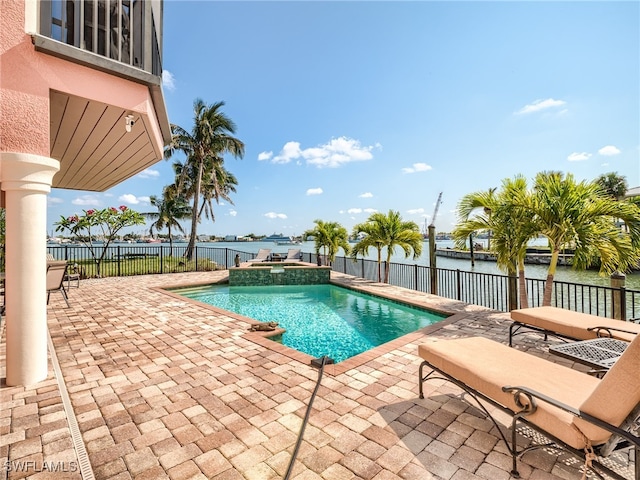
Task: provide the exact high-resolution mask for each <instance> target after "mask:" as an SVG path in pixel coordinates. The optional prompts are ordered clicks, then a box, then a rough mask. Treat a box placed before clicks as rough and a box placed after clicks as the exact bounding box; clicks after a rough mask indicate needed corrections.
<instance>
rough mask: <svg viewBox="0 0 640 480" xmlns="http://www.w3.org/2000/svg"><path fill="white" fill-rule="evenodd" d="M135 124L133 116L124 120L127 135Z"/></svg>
mask: <svg viewBox="0 0 640 480" xmlns="http://www.w3.org/2000/svg"><path fill="white" fill-rule="evenodd" d="M135 123H136V121H135V120H134V119H133V115H127V116H126V117H125V118H124V128H126V130H127V133H129V132H131V128H132V127H133V125H134V124H135Z"/></svg>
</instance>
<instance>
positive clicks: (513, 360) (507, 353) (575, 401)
mask: <svg viewBox="0 0 640 480" xmlns="http://www.w3.org/2000/svg"><path fill="white" fill-rule="evenodd" d="M418 354H419V355H420V357H422V358H423V359H425V360H426V361H427V362H429V363H430V364H431V365H433V366H434V367H435V368H436V369H438V370H440V371H442V372H444V373H446V374H447V375H450V376H452V377H453V378H456V379H457V380H459V381H461V382H462V383H464V384H465V385H468V386H469V387H470V388H471V389H473V390H476V391H478V392H480V393H482V394H483V395H485V396H487V397H488V398H491V399H493V400H494V401H495V402H497V403H498V404H500V405H502V406H504V407H507V408H509V409H510V410H512V411H518V410H519V408H518V407H517V406H516V404H515V402H514V400H513V395H512V394H510V393H505V392H503V391H502V387H503V386H525V387H528V388H530V389H533V390H536V391H538V392H540V393H543V394H544V395H547V396H549V397H551V398H553V399H555V400H558V401H560V402H562V403H564V404H567V405H569V406H570V407H573V408H576V409H577V408H578V407H580V405H582V404H583V403H584V402H585V401H586V399H588V398H589V396H590V395H591V393H592V392H593V391H594V390H595V388H596V387H597V386H598V384H599V383H600V379H598V378H595V377H592V376H590V375H587V374H585V373H582V372H579V371H577V370H572V369H571V368H568V367H565V366H562V365H558V364H556V363H553V362H550V361H548V360H545V359H543V358H540V357H537V356H535V355H531V354H528V353H524V352H522V351H520V350H517V349H514V348H510V347H508V346H506V345H503V344H501V343H498V342H494V341H492V340H489V339H486V338H481V337H472V338H461V339H455V340H439V339H434V340H430V341H427V342H425V343H423V344H421V345H419V346H418ZM537 405H538V408H537V410H536V412H535V413H533V414H531V415H529V416H527V417H526V418H527V420H528V421H530V422H531V423H533V424H534V425H536V426H538V427H539V428H540V429H541V430H543V431H546V432H548V433H549V434H551V435H553V436H555V437H556V438H558V439H560V440H562V441H563V442H565V443H566V444H568V445H570V446H572V447H574V448H578V449H582V448H584V446H585V439H584V437H583V436H582V435H581V434H580V433H579V432H578V430H577V429H575V428H573V427H572V426H571V425H572V422H573V418H574V417H573V415H571V414H570V413H567V412H565V411H563V410H561V409H559V408H557V407H554V406H552V405H549V404H548V403H545V402H542V401H537ZM592 433H593V435H594V436H593V437H592V438H591V439H590V440H591V442H592V444H593V445H599V444H601V443H604V442H605V441H606V440H607V439H608V437H609V434H608V433H607V432H606V431H604V430H601V429H594V431H593V432H592Z"/></svg>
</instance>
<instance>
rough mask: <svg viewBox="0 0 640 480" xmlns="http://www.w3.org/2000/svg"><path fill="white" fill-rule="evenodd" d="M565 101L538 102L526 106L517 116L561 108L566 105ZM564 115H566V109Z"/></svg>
mask: <svg viewBox="0 0 640 480" xmlns="http://www.w3.org/2000/svg"><path fill="white" fill-rule="evenodd" d="M566 103H567V102H565V101H564V100H554V99H553V98H547V99H546V100H536V101H534V102H532V103H530V104H529V105H525V106H524V107H522V108H521V109H520V110H518V111H517V112H516V115H523V114H526V113H534V112H539V111H540V110H546V109H548V108H554V107H561V106H562V105H566ZM562 113H566V109H565V110H563V112H562Z"/></svg>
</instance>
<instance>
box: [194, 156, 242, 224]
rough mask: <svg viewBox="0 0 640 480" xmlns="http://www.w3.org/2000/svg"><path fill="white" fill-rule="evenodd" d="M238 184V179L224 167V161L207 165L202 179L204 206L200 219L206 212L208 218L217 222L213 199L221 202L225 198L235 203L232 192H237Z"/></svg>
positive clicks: (201, 208) (199, 215)
mask: <svg viewBox="0 0 640 480" xmlns="http://www.w3.org/2000/svg"><path fill="white" fill-rule="evenodd" d="M237 185H238V179H237V178H236V176H235V175H234V174H233V173H231V172H229V171H228V170H227V169H226V168H224V163H223V162H218V161H214V162H211V163H210V165H207V167H206V169H205V174H204V175H203V179H202V206H201V207H200V212H199V213H198V219H200V218H201V217H202V214H203V213H204V216H205V217H206V218H207V219H209V220H211V221H212V222H215V215H214V211H213V203H212V201H215V202H216V203H217V204H219V203H220V200H225V201H227V202H229V203H230V204H231V205H233V200H231V193H235V192H236V186H237Z"/></svg>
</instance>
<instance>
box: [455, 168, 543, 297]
mask: <svg viewBox="0 0 640 480" xmlns="http://www.w3.org/2000/svg"><path fill="white" fill-rule="evenodd" d="M530 210H531V195H530V192H529V191H528V190H527V181H526V179H525V178H524V177H523V176H521V175H518V176H516V177H515V178H513V179H504V180H503V181H502V189H501V190H499V191H498V192H497V193H496V189H495V188H491V189H489V190H488V191H483V192H475V193H470V194H468V195H465V196H464V197H463V198H462V200H461V201H460V203H459V204H458V219H459V223H458V225H456V227H455V229H454V230H453V232H452V235H453V238H454V240H455V241H456V247H458V248H466V241H467V239H468V238H469V235H470V234H472V233H480V232H488V231H492V232H493V247H492V250H493V252H495V254H496V265H497V267H498V268H499V269H500V270H503V271H506V272H507V274H508V275H509V276H510V277H515V276H516V274H517V276H518V291H519V292H520V307H521V308H526V307H527V306H528V304H529V302H528V296H527V289H526V281H525V263H524V260H525V257H526V252H527V243H528V242H529V240H530V239H532V238H534V237H535V236H536V235H537V233H536V226H535V225H534V224H533V223H532V221H531V220H532V218H531V214H530ZM513 298H514V299H515V296H514V297H513Z"/></svg>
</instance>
